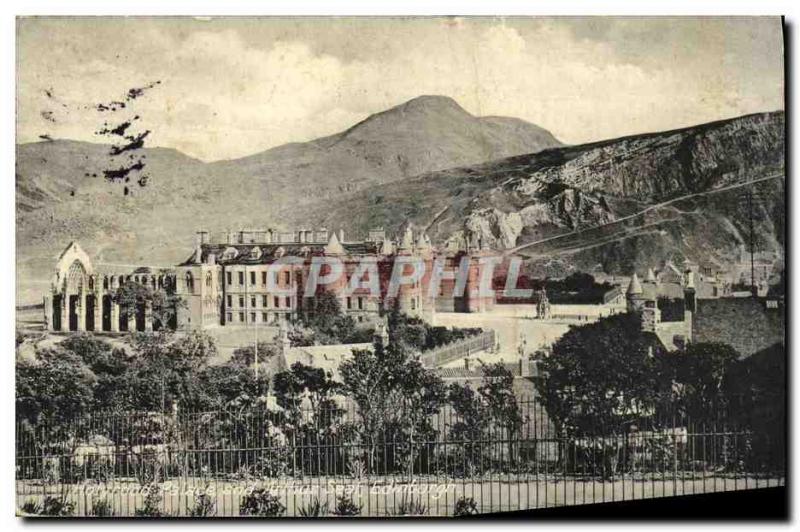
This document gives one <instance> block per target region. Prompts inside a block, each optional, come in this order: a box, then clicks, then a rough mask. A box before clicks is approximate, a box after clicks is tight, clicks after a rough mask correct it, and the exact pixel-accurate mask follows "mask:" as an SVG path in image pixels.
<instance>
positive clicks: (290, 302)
mask: <svg viewBox="0 0 800 532" xmlns="http://www.w3.org/2000/svg"><path fill="white" fill-rule="evenodd" d="M291 306H292V298H290V297H289V296H286V308H290V307H291Z"/></svg>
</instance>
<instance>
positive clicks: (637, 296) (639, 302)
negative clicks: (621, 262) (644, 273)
mask: <svg viewBox="0 0 800 532" xmlns="http://www.w3.org/2000/svg"><path fill="white" fill-rule="evenodd" d="M625 299H626V300H627V304H628V312H638V311H639V310H641V309H642V308H643V307H644V301H645V297H644V290H643V289H642V283H640V282H639V276H638V275H636V272H634V273H633V276H632V277H631V282H630V284H628V290H627V292H626V293H625Z"/></svg>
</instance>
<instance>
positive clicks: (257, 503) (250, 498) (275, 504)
mask: <svg viewBox="0 0 800 532" xmlns="http://www.w3.org/2000/svg"><path fill="white" fill-rule="evenodd" d="M285 511H286V507H285V506H284V505H283V504H281V501H280V499H279V498H278V497H277V496H275V495H273V494H271V493H270V492H269V491H267V490H266V489H264V488H257V489H255V490H253V492H252V493H250V494H248V495H245V496H244V497H242V504H241V506H240V507H239V515H243V516H251V517H280V516H282V515H283V513H284V512H285Z"/></svg>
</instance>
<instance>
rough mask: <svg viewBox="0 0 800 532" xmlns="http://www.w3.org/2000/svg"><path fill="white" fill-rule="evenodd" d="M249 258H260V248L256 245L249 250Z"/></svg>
mask: <svg viewBox="0 0 800 532" xmlns="http://www.w3.org/2000/svg"><path fill="white" fill-rule="evenodd" d="M250 258H251V259H252V260H258V259H260V258H261V248H260V247H258V246H256V247H254V248H253V249H251V250H250Z"/></svg>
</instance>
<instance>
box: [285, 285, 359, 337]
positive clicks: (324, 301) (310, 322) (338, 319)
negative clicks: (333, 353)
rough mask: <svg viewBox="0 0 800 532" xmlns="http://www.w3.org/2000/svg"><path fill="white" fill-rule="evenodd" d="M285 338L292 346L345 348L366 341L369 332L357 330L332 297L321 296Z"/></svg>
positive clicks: (337, 301)
mask: <svg viewBox="0 0 800 532" xmlns="http://www.w3.org/2000/svg"><path fill="white" fill-rule="evenodd" d="M289 336H290V339H291V342H292V345H293V346H302V345H315V344H316V345H330V344H349V343H361V342H365V341H369V339H370V338H371V336H372V330H371V329H368V328H363V327H362V328H359V327H358V324H357V323H356V320H355V319H353V317H352V316H349V315H347V314H345V313H344V312H342V306H341V303H340V302H339V298H338V297H336V295H335V294H334V293H332V292H322V293H320V294H319V295H318V296H317V297H316V302H315V307H314V310H313V311H310V312H308V313H306V314H304V315H303V317H302V318H301V319H300V320H299V321H298V322H297V323H295V326H294V327H293V328H292V330H291V331H290V332H289Z"/></svg>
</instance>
